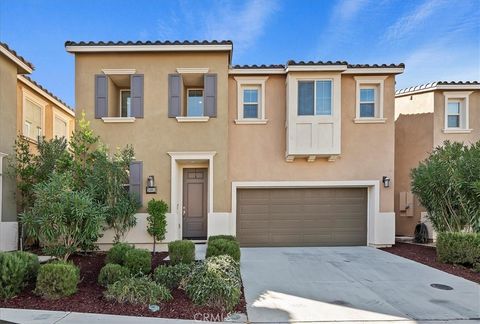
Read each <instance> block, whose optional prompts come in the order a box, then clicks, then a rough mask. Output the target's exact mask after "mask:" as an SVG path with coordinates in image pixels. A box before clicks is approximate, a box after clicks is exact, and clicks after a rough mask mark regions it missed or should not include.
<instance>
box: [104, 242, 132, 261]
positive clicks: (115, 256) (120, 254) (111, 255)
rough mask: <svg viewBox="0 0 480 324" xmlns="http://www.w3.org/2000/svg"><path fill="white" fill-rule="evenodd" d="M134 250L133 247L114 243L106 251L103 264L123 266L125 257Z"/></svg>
mask: <svg viewBox="0 0 480 324" xmlns="http://www.w3.org/2000/svg"><path fill="white" fill-rule="evenodd" d="M134 248H135V247H134V246H133V245H130V244H127V243H115V244H114V245H113V246H112V248H111V249H110V250H108V252H107V257H106V258H105V263H116V264H120V265H125V255H126V254H127V252H128V251H130V250H133V249H134Z"/></svg>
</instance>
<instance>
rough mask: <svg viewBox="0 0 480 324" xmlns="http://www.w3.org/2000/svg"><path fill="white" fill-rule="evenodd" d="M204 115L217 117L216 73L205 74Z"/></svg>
mask: <svg viewBox="0 0 480 324" xmlns="http://www.w3.org/2000/svg"><path fill="white" fill-rule="evenodd" d="M204 86H205V99H204V100H205V116H209V117H217V74H216V73H215V74H205V80H204Z"/></svg>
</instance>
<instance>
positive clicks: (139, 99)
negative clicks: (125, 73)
mask: <svg viewBox="0 0 480 324" xmlns="http://www.w3.org/2000/svg"><path fill="white" fill-rule="evenodd" d="M130 98H131V116H132V117H135V118H143V74H133V75H132V76H131V77H130Z"/></svg>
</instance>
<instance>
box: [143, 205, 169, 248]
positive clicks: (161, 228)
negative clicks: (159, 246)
mask: <svg viewBox="0 0 480 324" xmlns="http://www.w3.org/2000/svg"><path fill="white" fill-rule="evenodd" d="M167 211H168V205H167V203H166V202H164V201H163V200H155V199H152V200H150V201H149V202H148V206H147V212H148V217H147V221H148V228H147V232H148V234H150V235H151V236H152V237H153V253H155V243H156V241H161V240H164V239H165V233H166V232H167V218H166V213H167Z"/></svg>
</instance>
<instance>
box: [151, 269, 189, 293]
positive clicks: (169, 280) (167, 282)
mask: <svg viewBox="0 0 480 324" xmlns="http://www.w3.org/2000/svg"><path fill="white" fill-rule="evenodd" d="M191 272H192V264H186V263H178V264H175V265H171V266H166V265H161V266H158V267H157V268H156V269H155V272H154V273H153V279H154V280H155V282H157V283H159V284H161V285H164V286H165V287H167V288H170V289H176V288H178V286H179V285H180V282H181V281H182V279H184V278H185V277H187V276H188V275H189V274H190V273H191Z"/></svg>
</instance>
